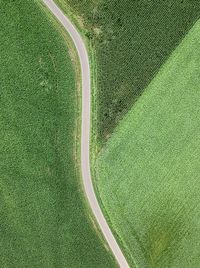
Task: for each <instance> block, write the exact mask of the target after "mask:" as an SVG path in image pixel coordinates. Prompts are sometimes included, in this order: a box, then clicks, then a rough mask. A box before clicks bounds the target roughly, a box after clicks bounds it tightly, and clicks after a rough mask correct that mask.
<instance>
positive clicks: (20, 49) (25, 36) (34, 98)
mask: <svg viewBox="0 0 200 268" xmlns="http://www.w3.org/2000/svg"><path fill="white" fill-rule="evenodd" d="M38 3H39V2H37V1H24V0H17V1H9V0H6V1H4V0H0V7H1V16H0V25H1V29H0V39H1V42H0V64H1V68H0V171H1V174H0V191H1V194H0V203H1V205H0V266H1V267H8V268H11V267H13V268H16V267H20V268H22V267H30V268H32V267H69V268H73V267H74V268H78V267H81V268H82V267H85V268H89V267H91V268H94V267H95V268H96V267H97V268H98V267H102V268H105V267H115V264H114V262H113V259H112V257H110V255H109V254H108V252H107V251H106V249H105V248H104V246H103V243H102V242H101V241H100V239H99V237H98V236H97V233H96V231H94V228H93V226H92V222H91V220H90V219H89V217H88V211H87V209H86V204H85V199H84V198H83V194H82V189H81V186H80V178H79V171H78V170H77V163H75V121H76V120H77V116H78V115H77V105H78V104H77V100H76V94H77V92H76V88H75V74H74V71H73V67H72V63H71V60H70V58H69V53H68V49H67V46H66V43H65V41H64V39H63V38H61V35H60V34H59V33H58V31H57V30H56V29H55V28H54V27H53V24H52V23H50V22H49V18H48V17H47V16H46V13H44V12H43V11H42V10H41V9H40V7H39V4H38Z"/></svg>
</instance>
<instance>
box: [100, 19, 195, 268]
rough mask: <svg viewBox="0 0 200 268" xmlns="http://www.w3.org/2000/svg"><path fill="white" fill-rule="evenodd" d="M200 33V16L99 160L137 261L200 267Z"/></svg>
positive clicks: (114, 217) (108, 205) (107, 205)
mask: <svg viewBox="0 0 200 268" xmlns="http://www.w3.org/2000/svg"><path fill="white" fill-rule="evenodd" d="M199 33H200V22H197V23H196V25H195V26H194V27H193V28H192V30H191V31H190V33H189V34H188V35H187V36H186V38H185V39H184V40H183V42H182V43H181V44H180V46H179V47H178V48H177V49H176V50H175V51H174V53H173V54H172V55H171V57H170V59H169V60H168V61H167V63H166V64H165V65H164V66H163V68H162V69H161V70H160V71H159V73H158V75H157V76H156V77H155V79H154V80H153V81H152V83H151V84H150V85H149V87H148V88H147V89H146V91H145V93H144V94H143V96H142V97H141V98H140V99H139V100H138V102H137V104H136V105H135V107H134V108H133V109H132V110H131V111H130V112H129V113H128V115H127V116H126V117H125V119H124V120H123V121H122V122H121V123H120V124H119V126H118V127H117V129H116V131H115V132H114V134H113V136H112V138H111V139H110V140H109V141H108V143H107V146H106V147H105V148H104V149H103V150H102V152H101V154H100V156H99V159H98V162H97V170H98V173H97V175H98V182H97V184H98V190H99V194H100V197H101V200H102V203H103V206H104V209H105V212H106V213H107V215H108V218H109V220H110V222H111V224H112V227H113V229H114V230H115V231H116V232H117V234H118V236H119V239H120V241H121V243H122V244H123V246H124V248H125V249H126V252H127V254H128V255H129V257H130V261H132V265H133V267H134V261H133V260H135V263H136V264H137V265H138V266H137V267H161V268H164V267H181V268H188V267H189V268H197V267H199V263H200V251H199V241H200V196H199V192H200V175H199V174H200V166H199V162H200V137H199V133H200V109H199V100H200V34H199Z"/></svg>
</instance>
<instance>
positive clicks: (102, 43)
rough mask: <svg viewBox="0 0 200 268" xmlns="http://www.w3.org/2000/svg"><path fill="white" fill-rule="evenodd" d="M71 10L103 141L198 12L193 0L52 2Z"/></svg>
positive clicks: (199, 10) (66, 0) (69, 0)
mask: <svg viewBox="0 0 200 268" xmlns="http://www.w3.org/2000/svg"><path fill="white" fill-rule="evenodd" d="M56 2H57V3H59V4H60V6H61V7H62V8H63V9H64V10H65V11H66V13H67V14H68V13H69V12H68V11H69V7H71V10H72V11H73V14H77V15H78V17H77V20H78V22H79V24H80V29H84V30H85V34H86V36H87V37H88V38H89V39H90V41H91V43H92V45H93V49H94V50H95V51H96V54H95V57H96V58H95V59H96V65H97V84H96V87H97V100H96V101H97V115H96V116H97V124H98V126H97V135H98V141H99V142H103V141H105V140H106V139H107V138H108V137H109V136H110V133H112V131H113V129H114V127H115V126H116V125H117V123H118V122H119V120H120V119H121V118H122V117H123V115H124V114H125V113H126V112H127V111H128V110H129V109H130V108H131V107H132V105H133V103H134V102H135V101H136V100H137V99H138V97H139V96H140V95H141V93H142V92H143V90H144V88H146V86H147V85H148V84H149V82H150V81H151V80H152V78H153V77H154V76H155V74H156V73H157V71H158V70H159V68H160V67H161V65H162V64H163V62H165V60H166V59H167V58H168V56H169V55H170V54H171V52H172V51H173V50H174V48H175V47H176V46H177V44H179V42H180V40H182V38H183V37H184V36H185V34H186V33H187V32H188V30H189V29H190V28H191V27H192V26H193V24H194V22H195V21H196V20H197V19H198V18H199V16H200V5H199V3H198V1H196V0H176V1H172V0H165V1H164V0H157V1H149V0H138V1H133V0H125V1H119V0H115V1H113V0H112V1H108V0H101V1H100V0H85V1H80V0H56Z"/></svg>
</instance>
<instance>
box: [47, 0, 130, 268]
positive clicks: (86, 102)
mask: <svg viewBox="0 0 200 268" xmlns="http://www.w3.org/2000/svg"><path fill="white" fill-rule="evenodd" d="M42 1H43V3H44V4H45V5H46V6H47V7H48V8H49V9H50V11H51V12H52V13H53V15H54V16H55V17H56V18H57V20H58V21H59V22H60V23H61V24H62V25H63V26H64V28H65V30H66V31H67V32H68V33H69V35H70V36H71V38H72V40H73V42H74V45H75V47H76V49H77V52H78V56H79V60H80V64H81V75H82V131H81V170H82V178H83V185H84V190H85V194H86V196H87V199H88V202H89V204H90V207H91V209H92V212H93V214H94V216H95V218H96V220H97V222H98V224H99V227H100V229H101V231H102V233H103V235H104V237H105V239H106V241H107V243H108V245H109V247H110V249H111V250H112V252H113V255H114V256H115V258H116V260H117V262H118V264H119V266H120V267H121V268H129V265H128V263H127V261H126V259H125V257H124V255H123V253H122V251H121V249H120V247H119V245H118V243H117V241H116V240H115V238H114V236H113V234H112V232H111V230H110V228H109V226H108V224H107V222H106V219H105V217H104V215H103V213H102V211H101V208H100V206H99V203H98V201H97V198H96V195H95V191H94V187H93V184H92V179H91V172H90V150H89V148H90V111H91V81H90V65H89V57H88V53H87V50H86V47H85V44H84V41H83V40H82V38H81V36H80V34H79V33H78V31H77V30H76V28H75V27H74V26H73V24H72V23H71V22H70V20H69V19H68V18H67V17H66V16H65V15H64V14H63V12H62V11H61V10H60V9H59V8H58V6H57V5H56V4H55V3H54V1H53V0H42Z"/></svg>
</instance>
